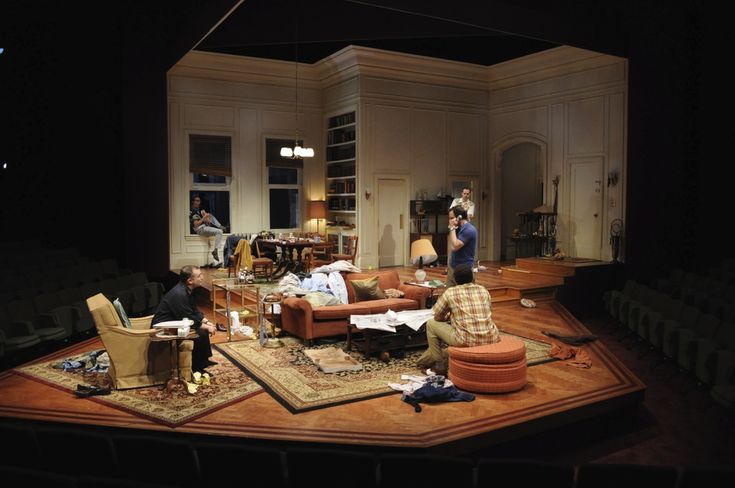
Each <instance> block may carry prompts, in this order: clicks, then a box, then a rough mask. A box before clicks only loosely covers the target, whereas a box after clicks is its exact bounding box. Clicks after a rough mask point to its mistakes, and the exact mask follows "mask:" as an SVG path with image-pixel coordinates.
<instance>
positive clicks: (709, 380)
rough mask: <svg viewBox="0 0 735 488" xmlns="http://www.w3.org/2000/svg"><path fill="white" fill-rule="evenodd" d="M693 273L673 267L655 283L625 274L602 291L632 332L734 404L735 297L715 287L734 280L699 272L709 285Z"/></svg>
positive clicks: (613, 313) (608, 307)
mask: <svg viewBox="0 0 735 488" xmlns="http://www.w3.org/2000/svg"><path fill="white" fill-rule="evenodd" d="M690 274H694V273H685V272H682V271H681V270H678V269H677V270H672V272H671V273H670V275H669V276H668V277H666V278H661V279H657V280H655V283H654V285H653V286H648V285H646V284H642V283H638V282H636V281H635V280H627V281H626V283H625V285H624V287H623V289H622V290H609V291H608V292H606V293H605V294H604V296H603V300H604V303H605V309H606V310H607V312H608V313H609V315H610V316H611V317H612V318H613V319H615V320H616V321H617V322H618V323H619V324H620V325H621V327H622V328H623V330H624V331H626V332H627V333H628V334H629V335H631V336H633V337H635V338H636V339H637V340H638V341H640V342H641V343H644V344H645V345H646V346H647V347H648V348H649V349H650V350H654V351H657V352H658V353H659V354H661V355H662V356H663V358H664V359H666V360H670V361H673V362H674V363H675V364H676V365H677V366H678V367H679V369H680V370H681V371H685V372H689V373H692V374H693V375H694V376H695V377H696V379H697V381H698V382H699V383H700V384H702V385H706V386H707V387H709V388H710V389H711V390H710V392H711V395H712V397H713V398H714V399H715V400H716V401H717V402H718V403H720V404H723V405H725V406H728V407H730V406H733V400H735V396H733V395H735V303H730V302H729V300H730V297H729V296H728V294H722V293H717V294H716V293H714V290H715V289H718V290H727V289H729V288H730V287H731V286H732V285H726V286H724V287H723V286H721V285H722V284H723V282H720V280H718V279H717V278H715V277H712V276H704V275H698V276H700V277H701V278H702V279H701V280H699V281H698V283H699V284H700V285H702V286H703V287H704V286H707V288H697V287H696V286H695V285H694V283H695V282H696V281H695V280H686V279H684V277H686V276H688V275H690ZM713 281H715V282H717V283H718V284H717V285H713V284H712V282H713ZM705 290H709V291H705ZM702 296H706V298H702V299H697V298H696V297H702Z"/></svg>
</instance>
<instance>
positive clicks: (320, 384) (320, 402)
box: [214, 334, 553, 413]
mask: <svg viewBox="0 0 735 488" xmlns="http://www.w3.org/2000/svg"><path fill="white" fill-rule="evenodd" d="M503 335H506V334H503ZM507 335H510V334H507ZM516 337H517V336H516ZM518 338H519V339H522V340H523V342H525V343H526V357H527V358H528V365H529V366H533V365H536V364H540V363H543V362H548V361H553V359H551V358H549V355H548V351H549V349H550V348H551V344H548V343H546V342H541V341H537V340H533V339H527V338H525V337H518ZM282 340H283V342H284V344H285V346H284V347H280V348H274V349H269V348H264V347H261V346H260V343H259V342H258V341H253V340H249V341H238V342H229V343H224V344H215V345H214V347H215V348H217V349H218V350H219V351H220V352H221V353H222V354H224V355H225V356H226V357H228V358H229V359H230V360H231V361H232V362H233V363H235V364H237V365H239V366H240V367H241V368H242V370H243V371H244V372H245V373H246V374H247V375H248V376H250V377H252V378H255V380H256V381H257V382H258V383H260V385H261V386H262V387H263V388H264V389H265V390H266V391H268V392H269V393H270V394H271V395H272V396H273V397H274V398H275V399H276V400H278V401H279V402H280V403H281V404H282V405H283V406H284V407H286V408H287V409H288V410H289V411H290V412H291V413H300V412H306V411H309V410H316V409H319V408H325V407H331V406H334V405H341V404H345V403H350V402H355V401H360V400H366V399H368V398H374V397H378V396H383V395H390V394H393V393H398V392H397V391H395V390H393V389H391V388H390V387H389V386H388V383H403V382H404V380H401V375H402V374H412V375H417V374H419V375H420V374H422V373H423V372H422V371H420V370H419V369H418V368H417V367H416V360H417V359H418V358H419V356H420V355H421V353H422V352H423V350H422V349H414V350H413V351H408V352H407V353H406V355H405V357H403V358H393V357H391V359H390V361H389V362H388V363H384V362H383V361H380V360H379V359H377V358H374V357H371V358H365V357H363V355H362V354H361V353H359V352H356V351H352V352H350V355H351V356H352V357H353V358H354V359H356V360H357V361H359V362H360V363H361V364H362V366H363V369H362V370H361V371H343V372H340V373H331V374H328V373H324V372H322V371H320V370H319V369H318V368H317V367H316V366H315V365H314V363H313V362H312V361H311V360H310V359H309V358H308V357H307V356H306V354H305V353H304V349H305V347H304V345H303V343H302V342H301V340H299V339H297V338H294V337H285V338H283V339H282ZM345 346H346V344H345V342H337V343H334V344H324V345H319V346H313V347H312V348H311V349H318V348H327V347H338V348H340V349H342V350H345Z"/></svg>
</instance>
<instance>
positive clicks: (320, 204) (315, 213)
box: [309, 200, 327, 234]
mask: <svg viewBox="0 0 735 488" xmlns="http://www.w3.org/2000/svg"><path fill="white" fill-rule="evenodd" d="M309 218H310V219H316V233H317V234H319V219H326V218H327V202H325V201H324V200H312V201H310V202H309Z"/></svg>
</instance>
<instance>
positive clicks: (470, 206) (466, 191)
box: [447, 186, 477, 273]
mask: <svg viewBox="0 0 735 488" xmlns="http://www.w3.org/2000/svg"><path fill="white" fill-rule="evenodd" d="M471 194H472V188H470V187H469V186H465V187H463V188H462V196H459V197H457V198H455V199H454V200H452V204H451V205H450V206H449V208H454V207H462V208H463V209H465V210H466V211H467V221H468V222H469V221H470V220H472V219H473V218H474V217H475V202H473V201H472V200H470V195H471ZM475 252H477V248H475ZM451 260H452V246H451V244H449V240H447V273H449V263H451Z"/></svg>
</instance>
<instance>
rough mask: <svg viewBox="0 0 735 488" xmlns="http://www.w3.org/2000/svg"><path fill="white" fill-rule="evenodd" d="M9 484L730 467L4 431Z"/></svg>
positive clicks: (592, 483) (701, 479)
mask: <svg viewBox="0 0 735 488" xmlns="http://www.w3.org/2000/svg"><path fill="white" fill-rule="evenodd" d="M0 437H2V439H3V446H4V449H3V451H4V452H3V454H2V456H0V477H1V478H2V479H3V480H4V481H5V482H9V483H10V484H8V486H21V483H26V482H28V481H35V480H38V481H40V482H42V484H43V485H48V486H50V485H53V486H70V487H72V486H78V487H81V486H97V487H106V486H156V487H158V486H177V487H206V486H212V487H218V488H226V487H230V486H232V487H234V486H249V487H268V488H287V487H293V488H296V487H306V486H320V487H325V488H329V487H337V486H339V487H345V486H350V487H370V488H377V487H396V488H397V487H400V488H405V487H406V486H427V487H428V486H441V487H450V486H451V487H459V488H475V487H478V488H480V487H488V486H500V487H511V486H544V487H547V488H557V487H558V488H574V487H577V488H587V487H590V488H592V487H594V488H606V487H620V486H631V487H657V488H689V487H701V486H720V485H721V484H722V480H727V482H729V481H730V480H731V479H732V477H733V475H734V474H735V469H734V468H732V467H730V466H723V467H717V466H707V467H702V466H700V467H695V466H684V467H681V466H679V467H676V466H648V465H634V464H582V465H578V466H570V465H562V464H555V463H547V462H541V461H533V460H516V459H514V460H504V459H472V458H462V457H449V456H436V455H424V454H413V453H402V452H395V453H389V452H386V451H388V450H387V449H383V450H381V451H378V450H374V451H372V452H371V451H368V450H366V449H362V450H353V449H344V448H341V449H337V448H334V449H326V448H311V447H286V448H276V447H250V446H247V445H243V444H238V443H235V442H224V441H223V442H212V441H198V440H196V439H194V440H179V439H174V438H168V437H164V436H160V437H159V436H142V435H130V434H111V435H108V434H105V433H97V432H89V433H88V432H82V431H71V430H69V429H60V428H59V429H54V428H52V427H36V428H35V429H26V428H23V427H16V426H12V425H5V426H3V425H2V424H0Z"/></svg>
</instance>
